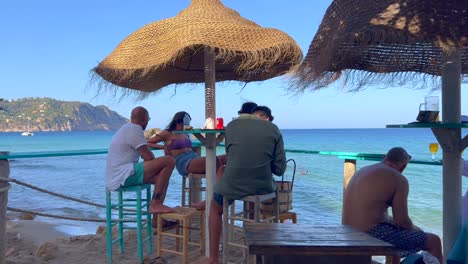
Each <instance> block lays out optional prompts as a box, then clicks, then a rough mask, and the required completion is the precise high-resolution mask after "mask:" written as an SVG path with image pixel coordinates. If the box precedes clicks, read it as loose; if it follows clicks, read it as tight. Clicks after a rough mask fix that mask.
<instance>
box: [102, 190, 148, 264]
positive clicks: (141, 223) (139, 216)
mask: <svg viewBox="0 0 468 264" xmlns="http://www.w3.org/2000/svg"><path fill="white" fill-rule="evenodd" d="M145 190H146V196H145V197H146V199H145V198H142V192H144V191H145ZM117 192H118V200H117V203H112V200H111V192H110V191H109V190H108V189H107V188H106V223H107V231H106V241H107V243H106V244H107V263H112V244H114V243H116V242H117V241H118V242H119V248H120V253H122V254H123V253H124V241H123V240H124V229H136V231H137V254H138V263H143V243H144V242H145V241H146V242H147V246H148V253H151V252H152V250H153V246H152V232H151V214H150V213H149V206H150V202H151V185H149V184H143V185H137V186H129V187H120V188H119V189H117ZM130 192H134V193H135V194H134V195H135V196H136V197H135V198H133V197H130V198H129V197H125V198H124V197H123V196H124V193H130ZM112 209H118V212H119V213H118V219H112ZM124 223H135V225H136V226H127V225H124ZM114 225H118V229H119V232H118V236H117V238H116V239H114V240H113V239H112V227H113V226H114ZM145 226H146V237H145V238H143V228H144V227H145Z"/></svg>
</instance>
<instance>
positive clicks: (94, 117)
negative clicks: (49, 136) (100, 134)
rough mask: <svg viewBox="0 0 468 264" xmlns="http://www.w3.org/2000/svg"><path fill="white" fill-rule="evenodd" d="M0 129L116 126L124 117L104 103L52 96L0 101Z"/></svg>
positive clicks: (109, 128) (11, 130)
mask: <svg viewBox="0 0 468 264" xmlns="http://www.w3.org/2000/svg"><path fill="white" fill-rule="evenodd" d="M0 107H1V108H3V110H0V132H20V131H27V129H28V120H29V131H31V132H35V131H89V130H118V129H119V128H120V127H121V126H122V125H123V124H125V123H127V122H128V119H126V118H124V117H122V116H121V115H119V114H117V112H115V111H112V110H110V109H109V108H107V107H106V106H103V105H99V106H92V105H91V104H89V103H82V102H65V101H58V100H55V99H52V98H23V99H18V100H7V99H5V100H3V101H0Z"/></svg>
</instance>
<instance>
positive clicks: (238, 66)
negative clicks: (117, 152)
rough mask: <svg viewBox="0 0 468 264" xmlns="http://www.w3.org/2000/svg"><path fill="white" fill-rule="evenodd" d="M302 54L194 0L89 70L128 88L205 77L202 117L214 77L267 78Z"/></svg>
mask: <svg viewBox="0 0 468 264" xmlns="http://www.w3.org/2000/svg"><path fill="white" fill-rule="evenodd" d="M301 59H302V51H301V49H300V47H299V46H298V45H297V44H296V42H295V41H294V40H293V39H292V38H291V37H289V36H288V35H287V34H285V33H283V32H282V31H279V30H276V29H270V28H262V27H260V26H259V25H257V24H255V23H254V22H252V21H250V20H247V19H245V18H242V17H241V16H240V15H239V13H237V12H236V11H234V10H232V9H230V8H227V7H225V6H224V5H223V4H222V3H221V2H220V1H219V0H192V3H191V4H190V6H189V7H188V8H186V9H184V10H182V11H181V12H180V13H179V14H178V15H177V16H175V17H172V18H168V19H164V20H161V21H157V22H154V23H151V24H148V25H146V26H144V27H142V28H140V29H139V30H137V31H135V32H134V33H132V34H131V35H129V36H128V37H127V38H126V39H124V40H123V41H122V42H121V43H120V44H119V45H118V46H117V48H115V50H114V51H113V52H112V53H111V54H110V55H109V56H108V57H107V58H105V59H104V60H103V61H102V62H101V63H99V65H98V66H97V67H96V68H94V69H93V70H94V72H95V73H96V74H97V75H98V76H96V77H100V78H102V79H101V82H100V86H101V87H107V86H109V85H110V86H120V87H123V88H127V89H130V90H127V92H128V91H130V92H133V91H134V92H137V93H148V92H154V91H157V90H159V89H161V88H163V87H164V86H167V85H170V84H182V83H203V82H204V83H205V116H206V118H207V119H208V118H211V119H212V120H214V119H215V116H216V115H215V81H227V80H236V81H242V82H251V81H261V80H266V79H269V78H272V77H275V76H279V75H282V74H284V73H286V72H287V71H288V70H289V69H290V67H291V66H293V65H296V64H298V63H299V62H300V60H301ZM120 87H119V88H120ZM206 141H207V143H206V147H207V148H206V155H207V163H206V176H207V190H208V191H207V211H209V207H208V206H209V205H210V200H211V196H212V189H213V184H214V181H215V155H216V153H215V138H214V135H211V134H207V140H206ZM207 215H208V214H207ZM207 230H208V229H207ZM207 238H208V236H207ZM208 244H209V243H207V245H208ZM207 254H208V250H207Z"/></svg>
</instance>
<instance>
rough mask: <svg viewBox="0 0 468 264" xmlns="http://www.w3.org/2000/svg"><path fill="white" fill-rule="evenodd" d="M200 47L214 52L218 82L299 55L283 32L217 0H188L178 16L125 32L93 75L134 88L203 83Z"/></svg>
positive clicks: (258, 72) (289, 62) (277, 66)
mask: <svg viewBox="0 0 468 264" xmlns="http://www.w3.org/2000/svg"><path fill="white" fill-rule="evenodd" d="M204 47H210V48H212V49H214V51H215V63H216V80H217V81H228V80H236V81H241V82H250V81H262V80H266V79H269V78H272V77H275V76H278V75H282V74H284V73H286V72H287V71H288V70H289V69H290V68H291V67H292V66H293V65H297V64H298V63H299V62H300V61H301V59H302V51H301V49H300V47H299V46H298V45H297V43H296V42H295V41H294V40H293V39H292V38H291V37H289V36H288V35H287V34H285V33H284V32H282V31H280V30H277V29H271V28H262V27H260V26H259V25H257V24H256V23H254V22H252V21H250V20H247V19H245V18H242V17H241V16H240V15H239V13H237V12H236V11H234V10H232V9H230V8H227V7H225V6H224V5H222V4H221V2H220V1H219V0H192V3H191V4H190V6H189V7H188V8H186V9H185V10H183V11H181V12H180V13H179V14H178V15H177V16H175V17H172V18H168V19H164V20H161V21H157V22H153V23H150V24H148V25H146V26H144V27H142V28H140V29H139V30H137V31H135V32H134V33H132V34H131V35H129V36H128V37H127V38H126V39H124V40H123V41H122V42H121V43H120V44H119V45H118V46H117V47H116V48H115V50H114V51H113V52H112V53H111V54H110V55H109V56H108V57H106V58H105V59H104V60H103V61H102V62H101V63H99V65H98V66H97V67H95V68H94V69H93V71H94V73H95V74H94V75H93V77H92V80H93V81H95V82H96V81H97V85H98V87H99V88H103V87H105V88H111V87H112V85H109V84H108V83H107V82H110V83H112V84H113V85H116V86H120V87H125V88H128V89H132V90H137V91H136V93H138V92H139V91H141V92H143V93H147V92H153V91H157V90H158V89H160V88H162V87H164V86H166V85H169V84H178V83H202V82H204V75H203V71H204V56H203V54H204ZM100 78H102V79H101V80H100Z"/></svg>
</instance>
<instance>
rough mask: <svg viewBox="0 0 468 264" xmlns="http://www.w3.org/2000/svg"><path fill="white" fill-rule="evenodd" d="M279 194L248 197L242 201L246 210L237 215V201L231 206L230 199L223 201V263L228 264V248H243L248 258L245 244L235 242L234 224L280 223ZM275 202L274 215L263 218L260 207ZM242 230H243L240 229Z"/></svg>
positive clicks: (244, 254)
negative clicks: (262, 204) (237, 222)
mask: <svg viewBox="0 0 468 264" xmlns="http://www.w3.org/2000/svg"><path fill="white" fill-rule="evenodd" d="M277 197H278V192H277V191H275V192H272V193H268V194H263V195H251V196H246V197H244V198H242V199H240V201H243V202H244V210H243V211H242V212H239V213H236V206H235V201H233V202H232V204H231V205H229V201H228V199H223V263H227V249H228V246H234V247H240V248H243V249H244V251H243V258H244V260H245V259H246V257H247V256H248V252H247V251H248V248H247V246H246V245H245V241H244V243H242V244H240V243H236V242H234V230H235V229H236V228H237V227H236V226H235V225H234V224H235V221H242V222H243V223H244V222H254V223H260V222H275V223H278V219H279V205H278V198H277ZM268 200H273V205H274V209H273V210H274V212H275V213H274V214H273V215H272V216H262V215H261V212H260V205H261V203H262V202H264V201H268ZM250 203H253V205H254V206H253V219H252V217H251V216H252V212H251V211H250V209H249V208H248V207H249V204H250ZM238 229H242V228H240V227H239V228H238Z"/></svg>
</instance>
